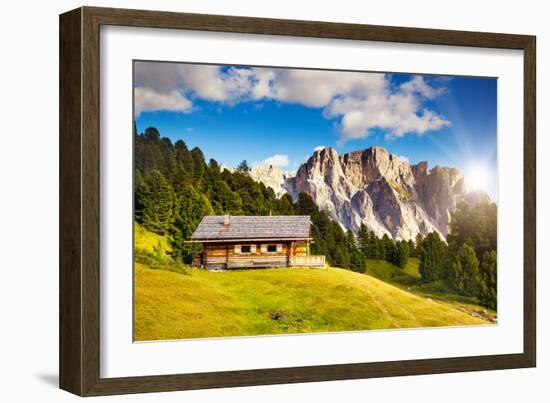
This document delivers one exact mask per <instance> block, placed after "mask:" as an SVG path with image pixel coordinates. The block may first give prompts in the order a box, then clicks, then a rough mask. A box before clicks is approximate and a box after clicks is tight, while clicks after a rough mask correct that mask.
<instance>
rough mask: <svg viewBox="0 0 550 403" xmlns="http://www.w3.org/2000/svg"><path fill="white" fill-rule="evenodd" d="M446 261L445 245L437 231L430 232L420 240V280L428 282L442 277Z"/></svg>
mask: <svg viewBox="0 0 550 403" xmlns="http://www.w3.org/2000/svg"><path fill="white" fill-rule="evenodd" d="M446 263H447V245H446V244H445V242H443V241H442V240H441V238H440V237H439V235H438V234H437V232H430V233H429V234H428V235H427V236H426V238H424V239H423V240H422V247H421V250H420V266H419V271H420V276H421V278H422V282H424V283H428V282H432V281H436V280H441V279H443V278H444V273H445V265H446Z"/></svg>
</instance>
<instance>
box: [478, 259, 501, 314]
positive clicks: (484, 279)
mask: <svg viewBox="0 0 550 403" xmlns="http://www.w3.org/2000/svg"><path fill="white" fill-rule="evenodd" d="M479 278H480V293H479V300H480V301H481V303H482V304H483V305H485V306H487V307H488V308H491V309H497V254H496V252H495V251H494V250H492V251H490V252H485V253H484V254H483V258H482V260H481V264H480V266H479Z"/></svg>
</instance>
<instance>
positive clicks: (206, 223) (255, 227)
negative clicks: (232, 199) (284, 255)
mask: <svg viewBox="0 0 550 403" xmlns="http://www.w3.org/2000/svg"><path fill="white" fill-rule="evenodd" d="M310 225H311V219H310V217H309V216H307V215H300V216H230V217H229V225H228V226H224V216H205V217H203V219H202V221H201V222H200V223H199V226H198V227H197V229H196V230H195V232H194V233H193V235H192V236H191V241H202V242H204V241H211V242H216V241H218V242H219V241H231V240H239V241H245V240H260V239H263V240H290V239H293V240H294V239H300V240H301V239H310V233H309V227H310Z"/></svg>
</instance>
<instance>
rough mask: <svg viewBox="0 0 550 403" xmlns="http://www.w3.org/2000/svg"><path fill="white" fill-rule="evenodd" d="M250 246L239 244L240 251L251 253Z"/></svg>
mask: <svg viewBox="0 0 550 403" xmlns="http://www.w3.org/2000/svg"><path fill="white" fill-rule="evenodd" d="M251 252H252V248H251V246H250V245H241V253H251Z"/></svg>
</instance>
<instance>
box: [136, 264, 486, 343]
mask: <svg viewBox="0 0 550 403" xmlns="http://www.w3.org/2000/svg"><path fill="white" fill-rule="evenodd" d="M398 270H399V269H398ZM134 275H135V277H134V281H135V283H134V285H135V305H134V309H135V324H134V326H135V329H134V330H135V333H134V334H135V338H136V340H138V341H140V340H142V341H143V340H163V339H181V338H197V337H219V336H243V335H268V334H289V333H306V332H331V331H349V330H372V329H392V328H416V327H432V326H461V325H479V324H488V323H490V322H488V321H486V320H484V319H482V318H476V317H473V316H471V315H470V314H468V313H467V312H463V311H461V310H460V309H457V308H456V307H455V306H453V305H452V304H448V303H446V302H443V301H434V300H432V299H430V298H426V297H423V296H420V295H415V294H413V293H410V292H407V291H406V290H404V289H402V288H399V287H396V286H394V285H391V284H388V283H386V282H384V281H380V280H378V279H376V278H374V277H371V276H368V275H364V274H360V273H354V272H351V271H349V270H343V269H336V268H328V269H325V270H320V269H305V268H299V269H298V268H292V269H290V268H288V269H266V270H242V271H241V270H239V271H225V272H219V273H211V272H208V271H205V270H197V269H187V270H185V271H183V272H182V273H176V272H170V271H166V270H154V269H151V268H149V267H148V266H146V265H144V264H141V263H136V264H135V273H134Z"/></svg>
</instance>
